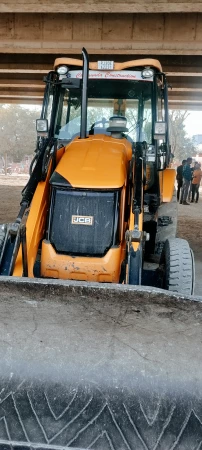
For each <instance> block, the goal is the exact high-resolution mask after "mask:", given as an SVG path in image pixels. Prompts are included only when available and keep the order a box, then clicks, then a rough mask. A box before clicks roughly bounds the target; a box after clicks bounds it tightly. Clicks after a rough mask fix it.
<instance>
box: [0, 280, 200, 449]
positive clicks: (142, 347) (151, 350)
mask: <svg viewBox="0 0 202 450" xmlns="http://www.w3.org/2000/svg"><path fill="white" fill-rule="evenodd" d="M0 292H1V294H0V317H1V324H0V338H1V346H0V449H3V450H9V449H12V450H20V449H30V450H34V449H40V450H43V449H53V450H54V449H95V450H112V449H114V450H130V449H133V450H146V449H149V450H154V449H155V450H169V449H170V450H171V449H175V450H182V449H183V450H199V449H200V450H201V449H202V357H201V356H202V302H201V301H202V298H195V299H194V298H183V297H180V296H179V295H174V294H171V293H168V292H166V291H161V290H154V289H152V288H149V289H148V288H143V287H132V286H131V287H126V286H124V285H119V286H115V285H106V284H105V285H104V284H103V285H102V284H101V285H98V284H96V283H95V284H89V285H87V284H85V283H81V282H78V283H76V282H70V281H68V282H66V281H55V280H49V281H47V280H37V279H34V280H33V279H32V280H30V279H28V278H27V279H25V278H24V279H23V278H21V279H18V278H14V277H13V278H9V277H2V278H1V280H0Z"/></svg>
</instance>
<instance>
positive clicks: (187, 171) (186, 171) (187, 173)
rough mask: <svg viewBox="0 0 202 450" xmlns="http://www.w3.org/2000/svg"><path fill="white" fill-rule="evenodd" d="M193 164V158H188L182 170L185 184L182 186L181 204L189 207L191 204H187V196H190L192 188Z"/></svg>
mask: <svg viewBox="0 0 202 450" xmlns="http://www.w3.org/2000/svg"><path fill="white" fill-rule="evenodd" d="M191 164H192V158H187V162H186V164H185V165H184V166H183V169H182V177H183V184H182V196H181V201H180V203H182V204H183V205H189V203H187V196H188V192H189V188H190V184H191V180H192V170H191V167H190V166H191Z"/></svg>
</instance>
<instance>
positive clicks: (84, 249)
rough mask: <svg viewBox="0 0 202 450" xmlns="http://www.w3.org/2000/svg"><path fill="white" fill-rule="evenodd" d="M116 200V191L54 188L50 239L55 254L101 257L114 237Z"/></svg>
mask: <svg viewBox="0 0 202 450" xmlns="http://www.w3.org/2000/svg"><path fill="white" fill-rule="evenodd" d="M118 197H119V196H118V192H117V191H116V192H94V191H93V192H92V191H73V190H62V189H58V188H53V192H52V208H51V214H50V221H49V223H50V225H49V240H50V242H51V244H52V245H53V246H54V247H55V249H56V251H57V252H58V253H65V254H73V255H92V256H96V255H97V256H102V255H104V254H105V253H106V252H107V250H108V249H109V248H110V247H111V246H112V245H113V243H114V239H116V235H117V229H118ZM78 221H79V223H78ZM82 221H86V222H87V224H83V223H81V222H82ZM89 222H90V224H89Z"/></svg>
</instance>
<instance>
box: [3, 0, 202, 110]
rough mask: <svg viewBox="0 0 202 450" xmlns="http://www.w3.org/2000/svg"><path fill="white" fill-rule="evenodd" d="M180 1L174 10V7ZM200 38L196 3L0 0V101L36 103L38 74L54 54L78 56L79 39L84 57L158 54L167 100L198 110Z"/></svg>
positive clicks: (201, 98)
mask: <svg viewBox="0 0 202 450" xmlns="http://www.w3.org/2000/svg"><path fill="white" fill-rule="evenodd" d="M107 5H108V6H107ZM123 5H124V11H122V6H123ZM171 5H175V9H174V6H173V9H172V13H170V11H171V9H170V8H171ZM179 5H180V8H181V9H180V11H181V14H179V13H176V11H178V10H179ZM106 7H108V10H105V9H104V8H106ZM76 8H77V10H76ZM82 8H83V9H82ZM88 8H91V9H90V11H91V13H89V11H88ZM96 8H97V9H96ZM113 8H114V9H113ZM118 8H119V11H118ZM135 8H136V9H135ZM152 8H153V9H152ZM56 9H57V12H56ZM157 9H158V13H155V11H156V10H157ZM22 10H23V12H22ZM112 10H113V11H112ZM47 11H49V12H48V13H47ZM67 11H68V12H67ZM81 11H82V12H81ZM97 11H99V12H97ZM107 11H109V12H110V14H107ZM129 11H130V13H129ZM159 11H160V12H159ZM173 11H175V12H173ZM120 12H124V14H120ZM148 12H149V13H150V12H152V13H153V14H149V13H148ZM188 12H189V14H188ZM33 13H35V14H33ZM84 13H85V14H84ZM201 42H202V2H198V3H194V2H184V1H181V2H178V3H170V2H167V1H165V0H161V1H156V2H154V1H153V0H150V1H149V0H148V1H147V2H139V3H136V2H134V1H129V0H127V1H126V2H125V3H124V2H123V1H119V0H118V1H116V2H115V1H111V2H104V3H103V2H98V1H96V0H91V1H87V2H82V1H77V2H75V3H74V4H73V3H70V2H68V1H63V2H61V1H59V0H56V1H54V3H53V2H50V0H46V1H43V2H41V1H40V0H35V1H34V0H32V1H31V2H29V3H28V2H25V1H23V0H21V1H18V2H16V3H14V2H13V1H9V0H8V1H4V2H1V3H0V102H24V103H37V102H41V99H42V95H43V88H44V84H43V81H42V79H43V76H44V74H45V73H47V71H48V70H51V69H52V66H53V62H54V59H55V57H57V56H64V55H72V56H75V57H78V56H79V55H80V53H81V48H82V47H83V46H85V47H86V48H87V50H88V52H89V54H90V57H91V60H97V59H106V58H107V59H114V60H117V61H118V60H119V61H124V60H129V59H134V58H139V57H140V55H144V56H145V57H146V56H149V57H155V58H157V59H159V60H160V61H161V63H162V65H163V69H164V71H165V72H166V73H167V75H168V80H169V83H170V85H172V90H170V106H171V107H183V108H185V109H200V110H201V109H202V84H201V80H202V46H201Z"/></svg>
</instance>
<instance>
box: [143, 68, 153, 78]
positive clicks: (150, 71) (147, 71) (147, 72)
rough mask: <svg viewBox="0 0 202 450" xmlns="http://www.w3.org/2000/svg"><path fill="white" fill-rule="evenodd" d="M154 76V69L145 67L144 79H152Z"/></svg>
mask: <svg viewBox="0 0 202 450" xmlns="http://www.w3.org/2000/svg"><path fill="white" fill-rule="evenodd" d="M153 76H154V71H153V69H150V67H145V69H143V70H142V78H152V77H153Z"/></svg>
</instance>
